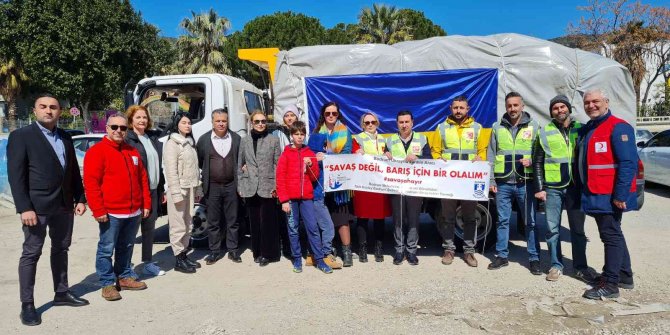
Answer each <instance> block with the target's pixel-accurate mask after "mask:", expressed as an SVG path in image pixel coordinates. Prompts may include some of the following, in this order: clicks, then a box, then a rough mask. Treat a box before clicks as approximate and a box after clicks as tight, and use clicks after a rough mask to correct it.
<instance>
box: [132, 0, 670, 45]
mask: <svg viewBox="0 0 670 335" xmlns="http://www.w3.org/2000/svg"><path fill="white" fill-rule="evenodd" d="M374 2H375V1H372V0H370V1H358V0H334V1H333V0H331V1H319V0H312V1H308V0H303V1H299V0H283V1H273V0H245V1H242V0H235V1H228V0H218V1H215V0H191V1H188V0H182V1H175V0H131V3H132V4H133V6H134V7H135V9H136V10H139V11H140V12H141V13H142V16H143V17H144V19H145V20H146V21H148V22H149V23H151V24H154V25H156V26H157V27H158V28H160V30H161V35H162V36H171V37H176V36H179V35H181V33H182V32H181V30H180V29H179V22H180V21H181V20H182V19H184V18H186V17H190V16H191V12H190V11H191V10H193V11H195V12H196V13H199V12H203V11H207V10H209V9H210V8H214V9H215V10H216V12H217V13H218V14H219V15H221V16H225V17H227V18H228V19H229V20H230V21H231V23H232V28H233V31H235V30H241V29H242V28H243V27H244V24H245V23H246V22H248V21H250V20H252V19H254V18H255V17H257V16H261V15H268V14H273V13H275V12H283V11H289V10H290V11H293V12H297V13H303V14H305V15H308V16H312V17H316V18H318V19H319V20H320V21H321V24H322V25H323V26H324V27H326V28H331V27H333V26H334V25H335V24H337V23H340V22H343V23H355V22H357V15H358V13H359V12H360V11H361V9H362V8H364V7H371V6H372V4H373V3H374ZM378 2H379V3H384V4H388V5H395V6H396V7H397V8H412V9H415V10H420V11H423V12H424V14H425V15H426V17H428V18H429V19H431V20H432V21H433V22H434V23H436V24H438V25H440V26H442V28H443V29H444V30H446V31H447V34H449V35H490V34H497V33H508V32H511V33H519V34H525V35H530V36H534V37H539V38H544V39H550V38H554V37H558V36H562V35H565V33H566V27H567V25H568V23H569V22H578V20H579V17H580V16H581V15H583V12H581V11H578V10H577V6H584V5H586V4H587V0H563V1H555V0H547V1H545V0H535V1H529V0H507V1H505V0H499V1H495V0H485V1H474V0H458V1H455V0H435V1H425V0H424V1H406V0H390V1H378ZM643 3H647V4H651V5H653V6H670V0H646V1H643Z"/></svg>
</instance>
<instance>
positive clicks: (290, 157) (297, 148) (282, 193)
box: [277, 121, 333, 273]
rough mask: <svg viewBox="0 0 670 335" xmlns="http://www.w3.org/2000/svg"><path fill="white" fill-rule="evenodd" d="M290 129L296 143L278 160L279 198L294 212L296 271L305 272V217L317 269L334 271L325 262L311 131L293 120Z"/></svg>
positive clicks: (291, 225)
mask: <svg viewBox="0 0 670 335" xmlns="http://www.w3.org/2000/svg"><path fill="white" fill-rule="evenodd" d="M290 132H291V138H292V139H293V144H291V145H287V146H286V148H285V149H284V152H283V153H282V155H281V156H280V157H279V161H278V162H277V197H278V198H279V201H280V202H281V204H282V210H283V211H284V212H286V213H290V212H292V213H293V215H292V218H293V220H289V222H288V236H289V240H290V241H291V253H292V254H293V272H296V273H299V272H302V252H301V250H300V238H299V234H298V225H299V223H300V218H301V217H302V220H303V223H304V224H305V230H307V239H308V241H309V244H310V246H311V248H312V251H313V252H314V255H313V256H314V260H315V261H316V263H315V265H316V268H317V269H319V270H321V271H323V272H324V273H332V272H333V269H331V268H330V267H329V266H328V265H327V264H326V263H325V262H324V261H323V251H322V248H321V234H320V232H319V227H318V226H317V224H316V217H315V215H314V204H313V202H312V199H313V198H314V190H313V189H312V182H314V181H316V179H317V177H318V176H319V166H318V165H317V164H316V155H314V152H312V150H309V148H308V147H306V146H305V145H304V142H305V134H306V133H307V131H306V127H305V123H304V122H302V121H297V122H295V123H293V124H292V125H291V128H290ZM289 201H290V202H289Z"/></svg>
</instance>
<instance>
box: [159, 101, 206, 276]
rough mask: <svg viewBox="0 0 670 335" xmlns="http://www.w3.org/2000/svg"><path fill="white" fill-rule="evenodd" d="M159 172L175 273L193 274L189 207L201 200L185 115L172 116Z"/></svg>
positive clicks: (189, 124) (195, 158)
mask: <svg viewBox="0 0 670 335" xmlns="http://www.w3.org/2000/svg"><path fill="white" fill-rule="evenodd" d="M163 171H164V173H165V181H166V184H167V190H166V193H167V210H168V222H169V226H170V245H171V246H172V252H174V255H175V258H176V261H175V267H174V269H175V271H179V272H184V273H194V272H195V269H196V268H199V267H200V264H199V263H197V262H195V261H193V260H191V259H189V258H188V257H187V256H186V253H187V252H188V244H189V241H190V239H191V229H192V217H193V205H194V204H195V203H196V202H198V201H199V200H200V198H201V197H202V188H201V187H200V184H201V182H200V170H199V168H198V154H197V153H196V150H195V140H194V139H193V135H192V134H191V119H190V118H189V116H188V114H186V113H183V112H179V113H177V114H175V116H174V117H173V119H172V123H171V124H170V126H169V127H168V140H167V142H166V143H165V146H164V149H163Z"/></svg>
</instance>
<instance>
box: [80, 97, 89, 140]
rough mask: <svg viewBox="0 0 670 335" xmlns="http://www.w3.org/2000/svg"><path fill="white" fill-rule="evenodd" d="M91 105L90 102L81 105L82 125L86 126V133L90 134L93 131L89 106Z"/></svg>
mask: <svg viewBox="0 0 670 335" xmlns="http://www.w3.org/2000/svg"><path fill="white" fill-rule="evenodd" d="M89 105H90V101H86V102H82V103H81V120H82V123H83V124H84V132H86V133H90V132H91V131H92V129H91V118H90V115H89V112H88V106H89Z"/></svg>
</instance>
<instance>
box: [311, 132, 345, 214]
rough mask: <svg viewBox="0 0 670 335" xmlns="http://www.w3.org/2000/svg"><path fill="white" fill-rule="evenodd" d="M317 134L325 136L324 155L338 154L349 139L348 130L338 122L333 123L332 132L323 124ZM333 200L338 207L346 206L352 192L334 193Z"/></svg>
mask: <svg viewBox="0 0 670 335" xmlns="http://www.w3.org/2000/svg"><path fill="white" fill-rule="evenodd" d="M319 134H324V135H326V139H327V140H326V153H334V154H339V153H340V152H342V149H344V146H345V145H346V144H347V140H348V138H349V136H350V135H349V130H348V129H347V126H345V125H344V124H343V123H342V122H340V120H337V122H335V126H334V127H333V132H332V133H329V132H328V127H326V124H325V123H324V124H323V125H321V128H319ZM332 194H333V199H334V200H335V204H336V205H338V206H343V205H347V204H348V203H349V202H350V201H351V196H352V195H353V192H352V191H336V192H332Z"/></svg>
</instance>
